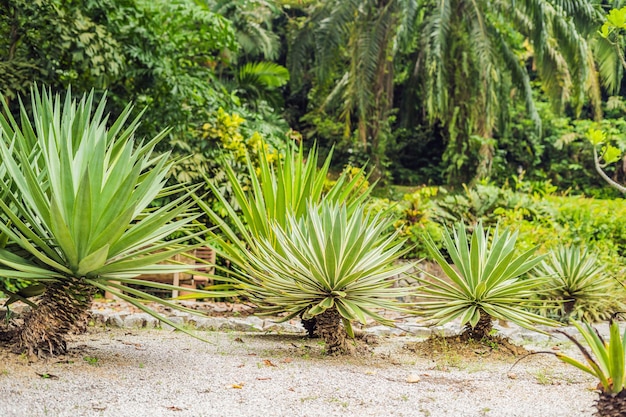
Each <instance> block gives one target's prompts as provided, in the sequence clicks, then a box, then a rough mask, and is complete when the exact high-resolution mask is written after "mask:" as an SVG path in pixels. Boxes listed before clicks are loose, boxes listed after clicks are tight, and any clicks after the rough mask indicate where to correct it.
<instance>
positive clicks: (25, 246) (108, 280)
mask: <svg viewBox="0 0 626 417" xmlns="http://www.w3.org/2000/svg"><path fill="white" fill-rule="evenodd" d="M0 101H2V102H4V100H3V99H1V98H0ZM93 102H94V99H93V93H92V94H90V95H89V96H88V97H87V96H83V98H82V99H81V100H80V102H78V103H77V102H75V101H72V99H71V92H69V91H68V93H67V96H66V98H65V101H64V102H63V104H62V102H61V98H60V97H59V96H54V97H53V96H52V94H51V93H47V92H46V91H43V92H42V93H41V94H40V93H39V92H37V91H34V92H33V94H32V113H33V114H32V121H31V119H29V117H28V115H27V112H26V110H25V106H24V105H22V106H21V118H20V119H21V120H20V121H21V124H18V123H17V122H16V121H15V119H13V118H12V117H11V116H10V113H9V112H8V111H7V112H6V114H7V116H6V118H5V117H0V139H1V140H0V159H1V161H2V163H1V166H2V169H1V170H0V173H2V174H3V175H2V178H0V192H2V193H3V194H4V196H5V198H3V199H2V200H1V201H0V220H2V221H0V231H1V232H2V233H3V235H4V236H5V237H6V239H4V241H3V242H2V247H1V248H0V276H3V277H7V278H12V279H23V280H26V281H29V282H31V285H44V286H45V291H43V295H42V296H41V299H40V302H39V303H38V304H37V305H36V308H35V309H33V310H32V311H31V312H30V313H29V314H28V315H27V316H26V317H25V320H24V324H23V325H22V326H21V328H19V329H18V332H17V345H18V347H19V348H20V349H21V350H27V351H29V352H30V353H31V354H39V355H41V354H45V353H50V354H57V353H61V352H64V351H65V349H66V347H65V337H64V336H65V334H66V333H67V331H68V330H69V329H70V327H71V326H72V324H73V323H75V322H76V321H77V320H78V319H79V318H80V317H81V316H82V315H83V314H84V313H85V312H86V310H87V309H88V308H89V306H90V304H91V300H92V297H93V295H94V292H95V291H96V290H97V289H101V290H105V291H109V292H111V293H113V294H115V295H116V296H118V297H120V298H122V299H124V300H127V301H129V302H131V303H132V304H134V305H135V306H136V307H138V308H140V309H142V310H144V311H147V312H148V313H151V314H153V315H155V316H157V317H158V318H160V319H161V320H162V321H165V322H167V323H168V324H171V325H174V326H175V327H179V326H177V325H175V324H174V323H172V322H170V321H169V320H167V319H166V318H164V317H161V316H159V315H158V314H157V313H156V312H154V311H152V310H150V309H149V308H148V307H146V306H144V305H143V304H142V303H140V302H139V301H140V300H152V301H158V302H162V303H165V304H168V305H169V306H171V307H175V308H179V307H178V306H177V305H175V304H173V303H171V302H168V301H166V300H161V299H159V298H156V297H154V296H150V295H148V294H146V293H144V292H142V291H139V290H137V289H133V288H131V287H130V285H132V284H140V285H152V286H154V287H160V288H167V289H172V288H173V286H170V285H167V284H157V283H148V282H146V281H140V280H136V279H135V278H134V277H136V276H137V275H140V274H146V273H151V274H153V273H171V272H180V271H182V270H184V269H188V267H187V266H181V265H174V264H160V262H162V261H165V260H167V259H169V258H170V257H172V256H173V255H175V254H178V253H181V252H182V251H184V250H185V249H186V248H185V247H184V246H181V244H182V243H183V242H185V241H186V240H187V239H188V238H187V237H181V238H178V239H173V240H170V241H165V240H164V239H165V238H166V237H168V236H169V235H171V234H172V233H173V232H175V231H179V230H181V229H185V228H186V227H187V226H188V225H189V224H190V222H191V221H192V220H193V219H195V218H196V217H197V215H196V214H194V213H192V211H191V209H192V202H190V201H192V200H191V199H189V198H188V195H185V194H184V193H183V195H182V196H181V197H179V198H177V199H175V200H174V201H172V202H170V203H168V204H165V205H163V206H162V207H159V208H149V205H150V203H151V202H152V201H153V200H154V199H155V198H157V197H158V196H160V195H161V194H162V193H180V192H181V191H183V190H182V189H178V188H175V189H172V188H164V184H165V176H166V174H167V172H168V169H169V168H170V164H171V163H170V162H168V155H167V154H163V155H155V154H153V149H154V146H155V145H156V143H157V142H158V141H159V140H160V139H161V138H162V137H163V136H164V135H165V133H166V132H163V133H161V134H160V135H159V136H158V137H155V138H154V139H152V140H150V141H149V142H147V143H134V136H133V133H134V131H135V129H136V128H137V125H138V123H139V117H137V118H136V119H134V120H132V121H130V122H129V123H127V121H128V119H129V115H130V112H131V107H130V106H128V107H127V108H126V109H125V110H124V111H123V113H122V114H121V115H120V116H119V118H118V119H117V120H115V121H114V122H113V123H112V124H111V125H110V127H109V128H107V117H106V116H104V109H105V100H102V101H101V102H100V104H99V105H98V106H97V107H95V106H94V104H93ZM94 107H95V109H94ZM5 110H8V109H6V108H5ZM125 125H126V126H125ZM38 288H40V287H38ZM16 295H18V296H19V294H16ZM207 295H209V293H207ZM183 330H184V329H183Z"/></svg>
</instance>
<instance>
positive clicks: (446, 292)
mask: <svg viewBox="0 0 626 417" xmlns="http://www.w3.org/2000/svg"><path fill="white" fill-rule="evenodd" d="M516 239H517V233H516V232H513V233H511V232H510V231H509V230H508V229H507V230H504V231H503V232H500V231H499V230H498V228H496V229H495V231H494V233H493V235H491V236H490V231H489V230H486V231H485V230H484V229H483V226H482V224H480V223H479V224H478V225H477V226H476V227H475V229H474V232H473V233H472V235H471V237H470V239H468V236H467V232H466V228H465V225H464V224H462V223H461V224H458V225H457V226H455V227H454V228H453V229H452V233H450V231H449V230H448V229H446V230H445V231H444V233H443V245H444V248H445V249H446V251H447V252H448V255H449V257H450V259H451V260H452V265H451V264H449V263H448V262H447V261H446V258H445V257H444V255H443V254H442V253H441V252H440V251H439V249H438V248H437V246H436V245H435V243H434V241H433V240H432V238H430V237H429V238H428V239H426V242H425V243H426V248H427V250H428V252H429V254H430V256H432V258H433V259H434V260H435V261H436V262H437V264H439V266H440V267H441V268H442V270H443V272H444V273H445V275H446V276H447V279H445V278H441V277H437V276H434V275H431V274H428V273H426V275H427V277H428V278H420V281H421V283H422V284H424V285H423V287H421V293H422V294H420V295H421V296H422V297H424V298H425V299H426V300H425V301H422V302H420V305H419V311H420V312H421V313H423V314H425V315H428V316H429V317H430V318H432V319H434V321H435V324H444V323H447V322H449V321H451V320H454V319H457V318H460V320H461V325H464V326H465V332H464V336H466V337H471V338H473V339H476V340H481V339H483V338H488V337H489V336H490V331H491V330H492V326H493V320H494V319H501V320H508V321H511V322H513V323H516V324H518V325H520V326H522V327H525V328H528V329H533V330H536V327H535V325H536V324H545V325H555V324H556V323H555V322H553V321H552V320H549V319H547V318H545V317H542V316H540V315H538V314H535V313H532V312H530V311H528V310H527V309H526V308H525V307H529V306H531V305H532V304H533V303H534V301H533V300H532V296H533V295H534V294H535V293H536V291H537V289H538V288H540V286H541V285H542V284H543V283H544V279H543V278H538V277H534V278H528V279H521V278H520V277H521V276H522V275H523V274H525V273H527V272H528V271H530V270H531V269H532V268H534V267H535V266H536V265H537V264H538V263H539V262H541V260H542V257H541V256H534V255H533V254H534V252H535V249H531V250H528V251H526V252H525V253H522V254H519V255H518V254H516V251H515V242H516Z"/></svg>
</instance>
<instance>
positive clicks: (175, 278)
mask: <svg viewBox="0 0 626 417" xmlns="http://www.w3.org/2000/svg"><path fill="white" fill-rule="evenodd" d="M194 258H196V259H199V260H202V261H203V262H198V261H196V260H195V259H194ZM173 260H174V261H176V262H181V263H185V264H189V265H202V266H199V267H195V268H194V269H193V270H192V271H190V272H191V273H184V272H176V273H172V274H149V275H139V276H138V277H136V279H142V280H145V281H153V282H161V283H164V284H172V285H176V286H180V287H185V288H189V289H190V291H189V292H193V290H195V289H196V288H198V287H203V286H205V285H208V284H210V279H209V278H208V277H206V276H204V275H199V274H195V273H193V272H196V271H197V272H203V273H207V274H213V273H214V272H215V251H214V250H213V249H211V248H209V247H208V246H205V247H200V248H196V249H194V250H192V251H190V252H187V255H185V254H179V255H176V256H175V257H174V258H173ZM179 295H184V293H179V291H178V290H172V295H171V296H172V298H176V297H178V296H179ZM104 297H105V298H115V297H114V296H113V295H112V294H110V293H105V295H104Z"/></svg>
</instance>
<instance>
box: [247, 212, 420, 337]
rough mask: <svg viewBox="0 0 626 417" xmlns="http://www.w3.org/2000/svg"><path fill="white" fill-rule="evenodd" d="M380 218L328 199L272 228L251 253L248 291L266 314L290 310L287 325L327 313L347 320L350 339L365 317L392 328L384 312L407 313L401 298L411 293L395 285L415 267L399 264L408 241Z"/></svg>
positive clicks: (364, 320)
mask: <svg viewBox="0 0 626 417" xmlns="http://www.w3.org/2000/svg"><path fill="white" fill-rule="evenodd" d="M392 224H393V219H390V218H388V217H386V216H384V215H382V214H380V213H379V214H377V215H373V214H371V213H368V212H366V211H365V210H364V209H363V208H362V207H357V208H355V209H354V210H352V211H350V212H349V210H348V209H347V207H346V205H345V204H337V203H330V202H327V201H325V200H324V201H322V202H320V203H319V204H317V205H310V207H309V209H308V210H307V214H306V215H305V216H302V217H300V218H297V217H296V216H295V215H293V214H291V215H289V216H288V218H287V221H286V224H285V226H283V225H281V224H279V223H278V222H274V223H273V224H272V231H273V239H274V240H272V239H270V238H268V237H265V238H261V239H260V240H259V241H258V242H257V244H256V245H255V246H254V247H252V248H251V250H250V252H249V253H248V255H247V256H248V258H249V264H248V273H249V274H250V275H251V278H252V279H250V280H249V281H248V283H247V284H246V292H247V293H248V294H250V296H251V300H252V301H253V302H255V303H256V304H257V305H258V306H260V307H261V308H262V309H263V310H264V312H265V313H266V314H276V313H283V312H287V313H288V314H287V315H286V316H284V317H282V319H281V321H285V320H289V319H291V318H292V317H294V316H297V315H302V316H303V318H305V319H308V318H312V317H315V316H317V315H319V314H321V313H323V312H324V311H326V310H327V309H336V310H337V311H338V312H339V314H340V315H341V317H342V319H343V322H344V326H345V327H346V329H347V331H348V335H350V336H352V337H353V336H354V334H353V331H352V326H351V322H354V321H359V322H361V323H363V324H365V322H366V319H367V317H368V316H369V317H371V318H373V319H374V320H376V321H378V322H380V323H383V324H387V325H391V324H393V322H392V321H391V320H389V319H386V318H385V317H383V316H382V315H380V314H379V313H378V312H377V310H378V309H390V310H399V309H400V310H401V309H402V306H401V304H399V303H398V302H397V299H396V297H401V296H403V295H406V291H404V290H402V289H399V288H397V287H396V286H395V285H394V284H395V281H396V279H397V277H399V276H400V275H401V274H403V273H404V272H406V271H407V270H408V269H409V268H410V267H411V265H410V264H407V263H405V264H397V263H395V261H396V260H397V259H398V257H399V256H401V255H402V246H403V243H404V240H402V239H400V238H398V235H397V232H395V233H391V234H390V233H389V232H388V230H389V229H390V226H391V225H392Z"/></svg>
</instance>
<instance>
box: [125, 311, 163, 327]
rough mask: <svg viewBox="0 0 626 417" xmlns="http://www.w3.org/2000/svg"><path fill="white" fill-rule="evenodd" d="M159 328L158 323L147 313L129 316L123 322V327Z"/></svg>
mask: <svg viewBox="0 0 626 417" xmlns="http://www.w3.org/2000/svg"><path fill="white" fill-rule="evenodd" d="M158 326H159V321H158V320H157V319H156V318H154V317H152V316H151V315H150V314H147V313H138V314H131V315H130V316H128V317H126V319H125V320H124V327H130V328H136V329H142V328H149V329H153V328H155V327H158Z"/></svg>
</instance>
